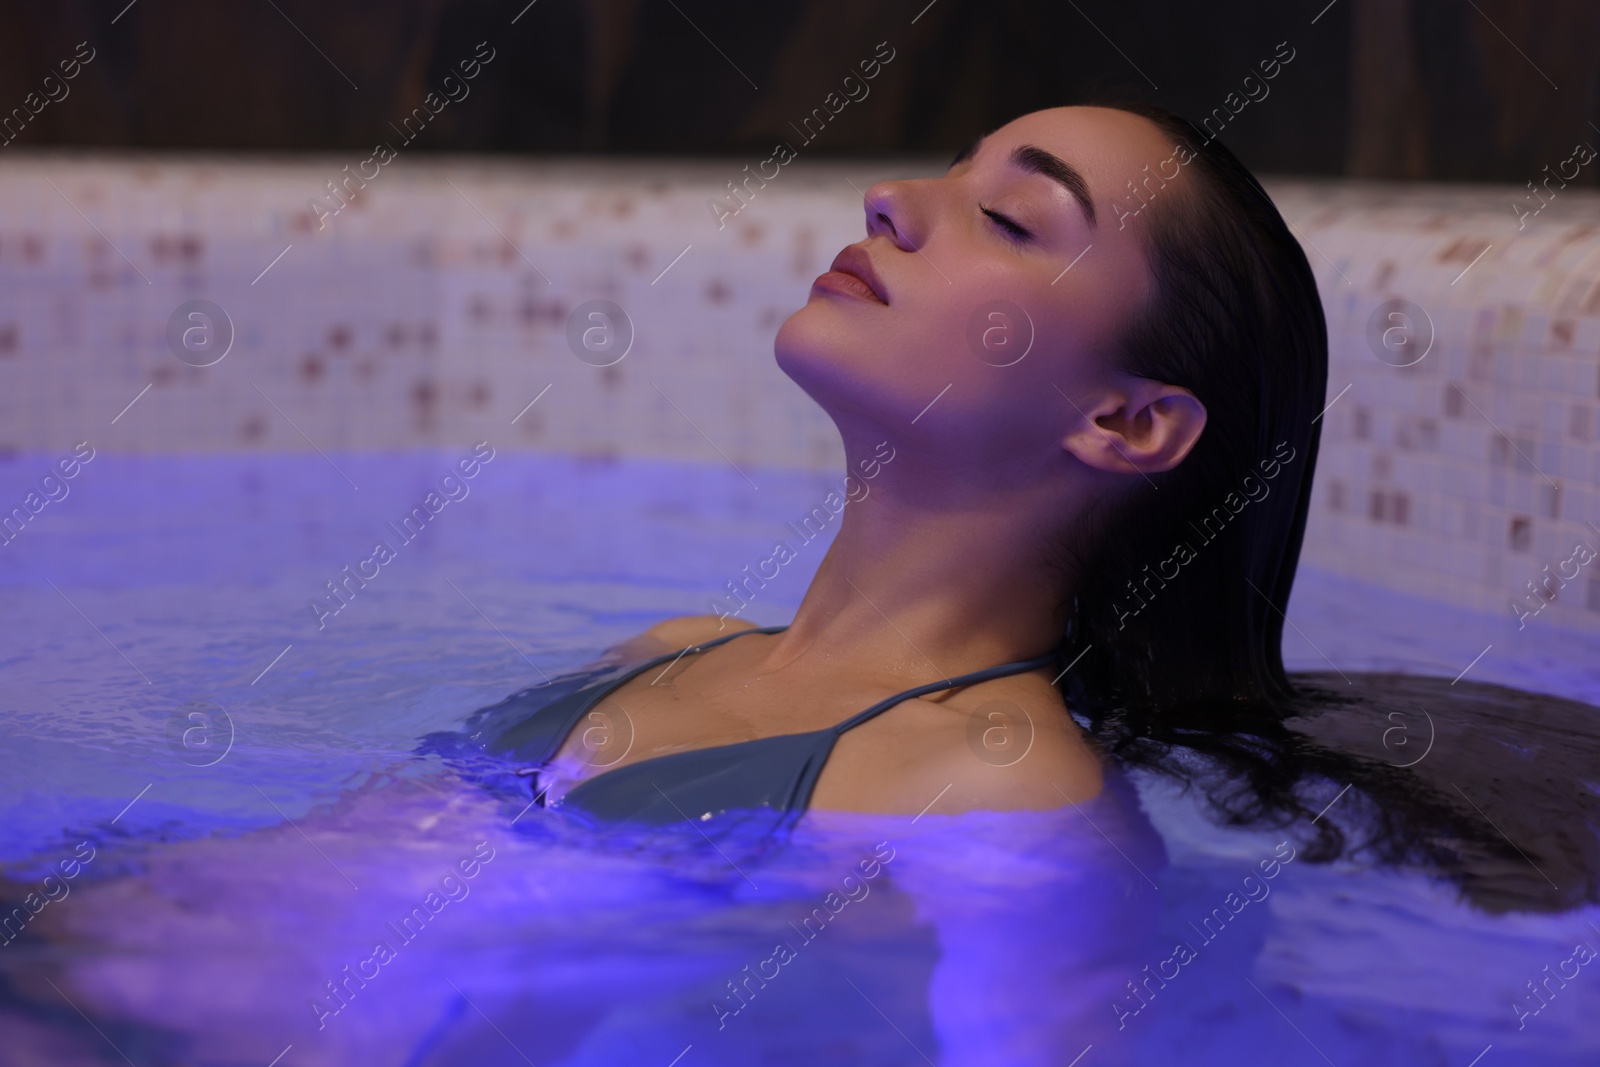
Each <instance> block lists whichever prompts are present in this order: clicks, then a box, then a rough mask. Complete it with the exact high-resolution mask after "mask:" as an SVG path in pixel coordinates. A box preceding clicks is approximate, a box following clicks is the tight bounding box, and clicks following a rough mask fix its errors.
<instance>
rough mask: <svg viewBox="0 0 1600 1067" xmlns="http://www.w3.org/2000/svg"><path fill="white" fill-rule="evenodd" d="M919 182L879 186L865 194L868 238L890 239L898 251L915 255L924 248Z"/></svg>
mask: <svg viewBox="0 0 1600 1067" xmlns="http://www.w3.org/2000/svg"><path fill="white" fill-rule="evenodd" d="M916 185H917V183H916V182H910V181H888V182H878V183H877V184H876V185H873V186H872V187H871V188H869V189H868V190H867V192H866V195H865V196H864V197H863V201H864V204H865V207H866V213H867V236H868V237H880V236H881V237H887V238H889V240H891V241H893V242H894V243H895V245H896V247H898V248H901V249H903V250H905V251H907V252H915V251H916V250H917V249H918V248H920V247H922V240H923V236H924V234H923V228H924V227H923V222H922V212H921V210H920V207H919V202H918V199H917V196H916V191H915V188H914V187H915V186H916Z"/></svg>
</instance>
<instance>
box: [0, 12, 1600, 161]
mask: <svg viewBox="0 0 1600 1067" xmlns="http://www.w3.org/2000/svg"><path fill="white" fill-rule="evenodd" d="M526 4H527V0H136V2H135V3H134V4H133V5H132V6H131V7H128V6H127V0H50V2H49V3H42V2H38V0H0V113H9V109H12V108H15V107H19V106H22V105H23V103H24V99H25V98H26V97H27V94H28V93H30V92H34V91H37V90H38V88H39V86H40V84H41V80H42V79H43V78H44V77H45V76H46V75H47V74H49V73H50V72H51V71H52V70H55V69H56V67H57V65H58V62H59V61H60V60H62V59H66V58H68V57H70V56H71V55H72V54H73V52H74V49H75V48H76V46H77V43H78V42H80V41H87V42H89V45H90V47H92V48H93V49H94V50H95V59H94V60H93V61H92V62H91V63H89V64H88V65H87V66H86V67H84V69H83V71H82V73H81V74H80V75H79V77H78V78H77V79H76V80H75V81H73V82H72V83H70V90H71V91H70V95H69V96H68V97H67V98H65V99H63V100H61V101H59V102H56V103H51V104H49V105H48V106H46V107H44V108H43V109H42V110H40V111H39V113H38V114H37V115H36V116H34V117H32V118H31V121H29V122H28V124H27V125H26V127H25V128H24V129H22V130H21V132H20V134H16V135H15V139H14V140H13V141H12V142H11V143H12V144H14V145H18V146H23V145H29V146H44V145H97V146H127V147H134V148H224V149H245V150H284V149H288V150H302V149H310V150H328V149H340V150H352V151H357V150H362V149H368V150H370V148H371V146H372V144H373V143H374V142H375V141H377V140H380V139H383V138H385V137H388V136H389V125H388V124H389V123H390V122H391V121H395V120H398V118H399V117H400V116H401V115H404V114H407V113H409V112H410V110H411V109H412V108H413V107H415V106H416V105H417V104H418V103H419V102H420V101H421V98H422V96H423V94H424V93H426V92H427V91H428V90H429V89H430V88H437V87H438V85H439V83H440V81H441V79H442V78H443V77H444V75H445V74H446V73H449V72H450V71H451V70H452V69H453V68H454V67H455V65H456V63H457V61H458V60H460V59H462V58H465V57H468V56H470V55H471V54H472V53H473V51H474V48H475V46H476V45H477V43H478V42H479V41H487V42H488V43H489V46H490V47H492V48H493V49H494V50H495V59H494V61H493V62H492V63H491V64H490V65H489V66H488V67H487V68H485V69H484V72H483V73H482V75H480V77H479V78H478V79H477V80H476V81H474V82H473V83H472V87H471V88H472V93H471V95H470V96H469V97H468V98H466V99H465V100H462V101H461V102H460V103H456V104H452V105H450V106H448V107H447V108H445V109H444V111H443V112H441V114H440V115H439V117H438V118H437V120H435V121H434V122H433V123H432V124H430V125H429V127H428V128H427V130H426V131H425V132H424V133H423V134H422V135H421V136H419V137H418V138H417V140H416V142H415V144H414V148H415V149H418V150H424V151H488V152H519V153H572V152H620V153H657V152H660V153H674V154H680V153H690V154H692V153H730V152H734V153H746V152H752V151H761V152H762V153H763V155H765V154H766V153H767V152H769V151H770V149H771V147H772V144H773V143H774V142H775V141H776V140H779V139H788V140H794V139H795V137H794V133H793V131H792V129H791V128H790V127H789V123H790V122H791V121H797V120H798V119H799V118H800V117H801V116H803V115H805V114H806V113H808V112H809V111H810V110H811V109H812V108H814V107H817V106H820V105H822V103H823V100H824V98H825V97H826V95H827V94H828V93H829V92H830V91H833V90H836V89H838V88H839V87H840V84H841V82H842V80H843V78H844V77H845V75H846V74H848V73H850V72H851V71H852V69H853V68H855V66H856V64H857V63H858V62H859V61H860V60H862V59H865V58H867V57H869V56H871V54H872V52H873V50H874V47H875V46H876V45H877V44H878V42H881V41H887V42H889V45H890V47H892V48H893V49H894V54H895V58H894V59H893V60H892V61H891V62H890V63H889V64H888V65H887V66H885V67H884V68H883V70H882V71H881V73H880V74H879V76H878V77H877V78H876V79H874V80H873V81H872V82H871V83H870V89H871V94H870V96H868V97H867V98H866V99H865V100H863V101H861V102H859V103H853V104H850V105H849V106H848V107H846V108H845V109H844V111H843V112H842V113H841V114H840V116H839V118H838V120H837V121H836V122H834V123H832V124H830V125H829V127H828V128H827V130H826V132H825V133H824V134H823V135H821V136H819V137H818V138H817V140H816V141H815V142H814V143H813V144H812V145H811V146H808V151H815V152H819V153H867V152H871V153H878V152H893V151H928V150H937V151H948V150H951V149H954V148H957V147H960V146H961V145H962V144H964V143H965V142H966V141H967V140H969V139H970V138H971V137H972V136H973V135H974V134H976V133H979V132H982V131H984V130H987V129H989V128H992V127H994V126H996V125H999V124H1000V123H1002V122H1004V121H1005V120H1006V119H1008V118H1010V117H1012V116H1014V115H1016V114H1018V113H1021V112H1023V111H1027V110H1030V109H1032V108H1037V107H1044V106H1049V105H1052V104H1059V103H1071V102H1076V101H1083V100H1087V99H1093V98H1107V97H1127V96H1140V97H1146V98H1149V99H1153V100H1155V101H1156V102H1158V103H1162V104H1164V105H1166V106H1168V107H1171V108H1173V109H1175V110H1178V111H1180V112H1185V113H1188V114H1191V115H1193V116H1195V117H1198V116H1199V115H1202V114H1205V113H1207V112H1210V111H1211V110H1212V109H1213V108H1216V107H1220V106H1223V104H1224V100H1225V99H1226V98H1227V95H1228V94H1229V93H1230V92H1234V91H1237V90H1239V89H1240V88H1241V85H1242V83H1243V79H1244V78H1245V77H1246V76H1247V75H1249V74H1251V73H1252V72H1254V71H1256V70H1257V66H1258V64H1259V63H1260V62H1261V61H1262V60H1266V59H1269V58H1270V57H1271V56H1272V55H1273V53H1274V51H1275V49H1277V48H1278V46H1279V42H1287V45H1288V47H1289V48H1291V49H1293V54H1294V59H1293V60H1292V61H1291V62H1290V63H1289V64H1288V65H1287V66H1285V67H1283V69H1282V70H1281V71H1280V72H1279V74H1278V76H1277V77H1276V78H1275V79H1274V80H1273V81H1272V82H1270V83H1269V85H1268V88H1269V89H1270V94H1269V95H1268V96H1267V97H1266V98H1265V99H1262V100H1260V101H1258V102H1254V103H1251V104H1249V105H1248V106H1246V107H1245V108H1244V109H1243V110H1242V111H1241V112H1240V113H1239V114H1238V116H1237V118H1235V119H1233V120H1232V121H1231V122H1230V124H1229V126H1228V128H1227V130H1226V131H1225V133H1224V140H1225V141H1227V142H1228V143H1229V144H1230V145H1232V146H1233V147H1234V148H1235V150H1236V151H1238V152H1239V154H1240V155H1241V156H1242V157H1243V158H1244V159H1245V160H1246V162H1248V163H1250V164H1251V165H1252V166H1254V167H1256V168H1258V169H1261V170H1264V171H1270V172H1278V173H1301V174H1352V175H1360V176H1378V177H1414V178H1444V179H1477V180H1510V181H1517V182H1521V181H1525V180H1528V179H1531V178H1534V177H1535V176H1537V175H1538V174H1539V173H1540V170H1541V168H1543V167H1544V166H1546V165H1547V164H1556V163H1559V162H1560V161H1562V160H1564V159H1566V158H1567V157H1569V156H1570V155H1571V154H1572V148H1573V146H1574V145H1575V144H1576V143H1577V142H1579V141H1581V140H1587V141H1590V142H1591V143H1592V144H1595V145H1596V146H1600V128H1597V127H1600V4H1597V3H1595V2H1594V0H1472V2H1468V0H1334V2H1333V3H1332V4H1331V6H1330V5H1329V4H1328V3H1327V0H1225V2H1219V3H1211V4H1193V3H1182V2H1179V0H1168V2H1159V3H1158V2H1153V0H936V2H935V3H933V5H932V6H931V7H928V6H927V0H881V2H872V0H791V2H787V3H782V2H776V0H768V2H766V3H749V2H744V0H741V2H737V3H736V2H733V0H537V2H536V3H534V4H533V5H532V6H531V7H526ZM924 9H925V10H924ZM519 12H520V13H521V14H520V17H518V16H519ZM919 12H920V16H919ZM119 13H120V17H119ZM113 18H115V19H116V21H115V23H113V21H112V20H113ZM513 18H515V19H516V22H515V24H513V22H512V20H513ZM913 18H915V19H916V21H915V24H913V22H912V20H913ZM1313 20H1315V21H1314V22H1313ZM13 132H14V133H15V131H13ZM0 159H3V156H0ZM1596 171H1600V164H1591V165H1590V166H1589V167H1587V168H1585V170H1584V173H1583V174H1582V176H1581V177H1580V178H1579V179H1578V180H1579V181H1580V182H1581V181H1587V182H1591V183H1592V182H1594V181H1595V180H1596V177H1595V172H1596Z"/></svg>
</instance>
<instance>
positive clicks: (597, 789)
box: [473, 626, 1056, 825]
mask: <svg viewBox="0 0 1600 1067" xmlns="http://www.w3.org/2000/svg"><path fill="white" fill-rule="evenodd" d="M786 629H788V627H786V626H768V627H765V628H760V629H750V630H740V631H738V632H737V633H732V634H728V635H726V636H724V637H719V638H717V639H715V640H713V641H707V642H705V643H704V644H700V645H691V646H690V647H689V648H686V649H684V650H683V651H682V652H671V653H667V654H665V655H662V656H657V657H655V658H654V659H650V660H646V661H645V662H644V663H641V664H639V665H638V666H636V667H633V668H630V669H628V670H626V671H624V672H623V673H621V674H619V675H614V676H611V677H606V676H607V675H611V673H612V672H613V671H614V670H615V669H616V668H602V669H598V670H591V671H587V672H580V673H578V674H576V675H571V676H567V677H564V678H559V679H556V680H555V681H553V682H551V683H549V684H547V685H543V686H538V687H536V688H532V689H524V690H522V691H521V692H518V693H513V694H512V695H511V696H509V697H507V698H506V699H505V700H503V701H501V702H500V703H499V704H495V705H492V706H491V707H487V708H484V709H482V710H481V711H480V712H478V713H477V715H475V716H474V718H473V721H474V722H476V723H478V724H480V726H481V728H482V732H481V733H480V735H479V736H481V737H484V738H485V739H486V743H485V748H486V749H487V751H488V752H490V753H492V754H495V755H498V756H501V757H502V758H505V759H508V760H512V761H515V762H520V763H525V764H531V765H532V767H530V768H525V769H524V770H522V771H519V772H518V773H519V774H526V775H529V776H531V777H533V778H534V781H533V792H534V799H535V802H536V803H539V804H541V805H543V803H544V793H543V791H542V790H541V789H540V787H539V784H538V779H537V772H538V770H539V769H541V768H542V767H544V766H545V765H546V764H548V763H549V762H550V760H552V759H554V758H555V755H556V753H557V752H558V751H560V749H561V746H562V745H563V744H565V743H566V739H567V736H568V735H569V734H571V733H572V731H573V730H574V729H576V728H577V726H578V724H579V723H580V722H581V721H582V720H583V717H584V716H585V715H586V714H588V712H589V711H590V710H591V709H592V708H594V706H595V705H596V704H598V703H599V702H600V701H601V700H603V699H605V698H606V697H607V696H608V695H610V694H611V693H612V692H615V691H616V690H617V689H618V688H619V687H621V686H622V685H623V684H624V683H626V682H627V681H628V680H629V679H631V678H634V677H635V676H637V675H639V674H642V673H644V672H645V671H647V670H650V669H651V668H652V667H657V666H660V665H661V664H663V663H667V662H669V661H674V660H676V659H678V658H680V657H682V656H685V655H689V654H692V653H696V652H704V651H705V650H706V649H710V648H715V647H716V646H718V645H720V644H722V643H723V642H725V641H731V640H733V639H734V638H736V637H742V636H744V635H745V634H775V633H781V632H783V631H784V630H786ZM1055 658H1056V656H1055V653H1054V652H1051V653H1047V654H1046V655H1043V656H1037V657H1035V658H1033V659H1027V660H1018V661H1017V662H1014V663H1005V664H1001V665H1000V666H998V667H989V668H987V669H985V670H981V671H974V672H972V673H970V674H963V675H961V676H960V677H957V678H946V679H944V680H943V681H938V682H930V683H928V684H927V685H919V686H914V687H912V688H910V689H907V690H905V691H904V692H901V693H896V694H895V695H894V696H892V697H889V698H887V699H885V700H880V701H879V702H878V703H876V704H874V705H872V706H871V707H870V708H867V709H866V710H865V711H862V712H860V713H859V714H856V715H853V716H851V717H850V718H848V719H845V720H844V721H843V722H841V723H838V724H836V725H834V726H828V727H824V728H823V729H821V730H813V731H810V732H808V733H800V734H780V735H778V736H776V737H760V738H756V739H755V740H753V741H738V742H735V743H733V744H729V745H715V746H712V747H710V748H699V749H692V750H689V751H685V752H670V753H668V754H666V755H664V756H654V757H652V758H650V759H645V760H639V761H638V762H636V763H629V764H625V765H623V766H621V767H618V768H616V769H615V770H609V771H604V772H602V773H601V774H597V775H594V776H593V777H590V778H586V779H584V780H583V781H581V782H579V783H578V784H577V785H575V786H573V787H572V788H571V789H570V790H568V791H567V794H566V796H565V797H564V798H563V799H562V800H561V802H560V804H559V805H555V806H558V807H559V808H560V809H561V810H563V811H576V812H578V813H580V814H582V815H586V816H588V817H590V818H592V819H593V820H595V821H599V822H631V823H647V824H654V825H665V824H670V823H678V822H684V821H686V820H687V821H691V822H694V823H697V824H698V823H701V822H705V821H709V820H710V819H711V818H712V817H713V816H717V815H721V814H723V813H725V812H728V811H730V810H736V809H760V808H766V809H770V810H771V811H772V812H775V813H778V814H780V815H784V816H792V817H795V818H798V816H799V815H800V814H801V813H803V812H804V811H805V809H806V807H807V806H808V805H809V804H810V802H811V792H812V790H813V789H814V788H815V787H816V784H817V778H818V776H819V775H821V773H822V767H823V764H825V763H827V761H828V756H829V754H830V753H831V752H832V751H833V746H834V743H835V742H836V741H837V740H838V739H839V736H840V735H841V734H843V733H844V732H845V731H846V730H851V729H854V728H855V727H857V726H859V725H861V724H862V723H864V722H866V721H867V720H868V719H871V718H873V717H874V716H877V715H880V714H882V713H883V712H885V711H887V710H889V709H890V708H892V707H893V706H895V705H896V704H898V703H900V702H901V701H903V700H909V699H911V698H913V697H919V696H923V695H924V694H927V693H936V692H939V691H940V690H944V689H954V688H957V687H958V686H964V685H972V684H974V683H976V682H985V681H988V680H989V679H991V678H1003V677H1005V676H1007V675H1012V674H1021V673H1023V672H1025V671H1031V670H1037V669H1039V668H1040V667H1046V666H1049V665H1050V664H1052V663H1053V662H1055Z"/></svg>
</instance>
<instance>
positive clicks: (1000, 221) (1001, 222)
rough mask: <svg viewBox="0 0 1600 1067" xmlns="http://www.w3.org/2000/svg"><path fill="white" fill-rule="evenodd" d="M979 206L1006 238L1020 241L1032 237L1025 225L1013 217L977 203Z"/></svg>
mask: <svg viewBox="0 0 1600 1067" xmlns="http://www.w3.org/2000/svg"><path fill="white" fill-rule="evenodd" d="M979 208H980V210H982V212H983V213H984V214H985V215H987V216H989V218H990V219H991V220H992V221H993V222H994V224H995V225H996V226H998V227H999V228H1000V229H1001V231H1002V232H1003V233H1005V235H1006V239H1007V240H1009V241H1015V242H1018V243H1020V242H1022V241H1028V240H1031V239H1032V238H1033V234H1031V233H1029V232H1028V230H1027V229H1026V228H1025V227H1023V226H1021V225H1019V224H1018V223H1017V222H1016V221H1015V220H1014V219H1011V218H1008V217H1007V216H1005V215H1002V214H1000V212H998V211H995V210H993V209H992V208H986V207H983V206H982V205H979Z"/></svg>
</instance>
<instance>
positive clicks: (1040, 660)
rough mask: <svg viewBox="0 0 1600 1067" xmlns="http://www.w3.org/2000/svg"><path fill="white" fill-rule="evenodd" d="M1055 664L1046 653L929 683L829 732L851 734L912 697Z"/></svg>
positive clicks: (891, 698)
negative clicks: (870, 720)
mask: <svg viewBox="0 0 1600 1067" xmlns="http://www.w3.org/2000/svg"><path fill="white" fill-rule="evenodd" d="M1055 661H1056V654H1055V653H1054V652H1046V653H1045V654H1044V655H1042V656H1035V657H1033V658H1032V659H1020V660H1017V661H1015V662H1013V663H1002V664H1000V666H998V667H985V668H984V669H983V670H981V671H973V672H972V673H971V674H963V675H961V676H959V677H957V678H946V679H944V680H942V681H938V682H929V683H928V684H927V685H919V686H915V687H914V688H911V689H907V690H906V691H905V692H903V693H896V694H895V695H894V696H892V697H889V698H888V699H887V700H880V701H878V702H877V703H876V704H874V705H872V707H870V708H868V709H867V710H866V711H863V712H861V713H860V714H857V715H852V716H851V717H850V718H848V719H846V720H845V721H844V722H841V723H839V724H838V725H837V726H835V727H834V728H833V732H834V733H835V734H842V733H844V732H845V731H846V730H853V729H855V728H856V727H857V726H860V725H861V724H862V723H864V722H866V721H867V720H868V719H871V718H873V717H874V716H877V715H882V714H883V713H884V712H886V711H888V710H889V709H890V708H892V707H894V706H895V705H896V704H898V703H900V702H901V701H903V700H910V699H911V698H912V697H920V696H926V695H927V694H929V693H937V692H939V691H940V690H944V689H955V688H957V687H958V686H963V685H974V684H976V683H978V682H987V681H989V680H991V679H994V678H1005V677H1007V676H1008V675H1012V674H1024V673H1026V672H1028V671H1036V670H1038V669H1039V668H1040V667H1048V666H1050V665H1051V664H1053V663H1055Z"/></svg>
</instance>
